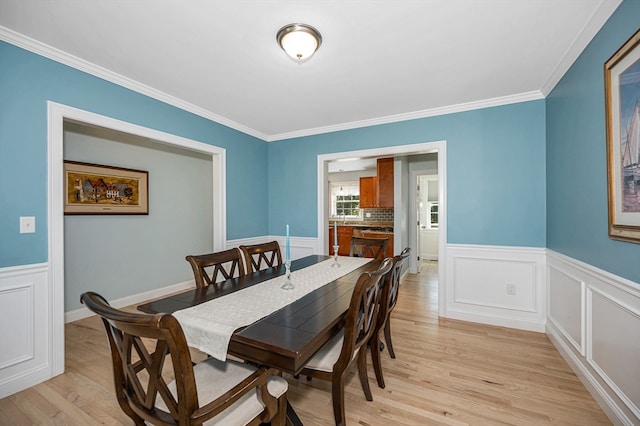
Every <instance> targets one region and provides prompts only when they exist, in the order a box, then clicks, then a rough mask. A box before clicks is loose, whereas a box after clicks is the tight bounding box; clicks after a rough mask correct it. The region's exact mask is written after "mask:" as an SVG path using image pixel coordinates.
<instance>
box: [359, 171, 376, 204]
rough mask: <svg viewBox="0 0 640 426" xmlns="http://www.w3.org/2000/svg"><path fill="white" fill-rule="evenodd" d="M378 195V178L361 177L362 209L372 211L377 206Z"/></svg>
mask: <svg viewBox="0 0 640 426" xmlns="http://www.w3.org/2000/svg"><path fill="white" fill-rule="evenodd" d="M377 201H378V194H377V185H376V177H375V176H369V177H361V178H360V208H361V209H372V208H374V207H376V206H377Z"/></svg>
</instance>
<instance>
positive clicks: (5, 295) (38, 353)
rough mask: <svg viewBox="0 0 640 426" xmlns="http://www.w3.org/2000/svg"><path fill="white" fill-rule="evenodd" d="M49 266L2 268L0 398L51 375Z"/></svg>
mask: <svg viewBox="0 0 640 426" xmlns="http://www.w3.org/2000/svg"><path fill="white" fill-rule="evenodd" d="M48 288H49V286H48V275H47V265H46V264H38V265H29V266H19V267H11V268H2V269H0V398H4V397H6V396H9V395H11V394H13V393H16V392H18V391H21V390H23V389H26V388H28V387H30V386H33V385H34V384H36V383H40V382H42V381H44V380H47V379H48V378H49V377H50V376H51V364H50V356H49V354H50V342H49V340H48V335H47V328H48V324H49V292H48Z"/></svg>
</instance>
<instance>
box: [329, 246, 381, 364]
mask: <svg viewBox="0 0 640 426" xmlns="http://www.w3.org/2000/svg"><path fill="white" fill-rule="evenodd" d="M392 262H393V261H392V259H391V258H389V259H385V260H384V261H383V263H382V264H381V265H380V267H379V268H378V270H377V271H374V272H365V273H363V274H362V275H361V276H360V277H359V278H358V281H357V283H356V285H355V287H354V289H353V294H352V295H351V302H350V304H349V310H348V311H347V318H346V322H345V328H344V341H343V347H342V352H341V353H340V357H339V358H338V361H337V363H336V364H342V363H349V362H350V361H351V358H352V357H353V354H354V353H355V352H356V351H357V350H358V349H360V347H362V346H363V345H366V344H367V342H368V341H369V338H370V337H371V335H372V334H373V331H374V328H375V324H376V321H377V314H378V309H379V306H378V305H379V294H380V282H381V280H382V278H383V277H384V276H385V275H386V274H387V273H388V272H389V271H390V269H391V266H392Z"/></svg>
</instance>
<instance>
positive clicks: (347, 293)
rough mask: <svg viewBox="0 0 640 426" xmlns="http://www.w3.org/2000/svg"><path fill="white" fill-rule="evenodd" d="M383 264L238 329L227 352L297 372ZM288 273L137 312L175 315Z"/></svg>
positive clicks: (258, 275)
mask: <svg viewBox="0 0 640 426" xmlns="http://www.w3.org/2000/svg"><path fill="white" fill-rule="evenodd" d="M327 259H330V257H329V256H316V255H312V256H307V257H304V258H302V259H297V260H294V261H293V262H292V263H291V270H292V271H296V270H299V269H302V268H305V267H307V266H311V265H313V264H316V263H318V262H322V261H323V260H327ZM379 263H380V262H379V261H376V260H373V261H371V262H369V263H367V264H365V265H363V266H361V267H360V268H357V269H356V270H354V271H352V272H350V273H349V274H347V275H345V276H343V277H341V278H338V279H337V280H335V281H332V282H330V283H328V284H327V285H325V286H323V287H320V288H318V289H317V290H314V291H312V292H311V293H308V294H307V295H305V296H303V297H302V298H300V299H298V300H296V301H295V302H292V303H291V304H289V305H287V306H285V307H283V308H282V309H279V310H277V311H275V312H274V313H272V314H270V315H268V316H266V317H264V318H262V319H260V320H258V321H256V322H254V323H253V324H251V325H248V326H246V327H244V328H241V329H238V330H236V331H235V332H234V333H233V335H232V336H231V341H230V343H229V349H228V353H229V354H231V355H235V356H237V357H240V358H242V359H245V360H247V361H251V362H255V363H257V364H259V365H267V366H270V367H274V368H278V369H280V370H282V371H286V372H289V373H292V374H296V373H298V372H299V371H300V370H301V369H302V367H303V366H304V365H305V364H306V363H307V361H308V360H309V359H310V358H311V356H312V355H313V354H314V353H315V352H316V351H317V350H318V349H320V348H321V347H322V345H324V344H325V343H326V342H327V341H329V339H330V338H331V337H332V336H333V335H334V334H335V333H337V332H338V331H339V330H340V328H341V326H342V322H343V320H344V317H345V314H346V312H347V309H348V307H349V302H350V300H351V293H352V292H353V288H354V286H355V284H356V282H357V280H358V277H360V275H361V274H362V273H364V272H369V271H374V270H376V269H377V268H378V266H379ZM284 272H285V268H284V265H282V266H281V267H277V268H269V269H266V270H263V271H258V272H255V273H253V274H249V275H246V276H244V277H238V278H233V279H230V280H227V281H226V282H225V283H224V284H223V285H221V286H219V288H215V287H213V286H208V287H206V288H203V289H193V290H188V291H185V292H182V293H179V294H175V295H173V296H168V297H165V298H163V299H159V300H155V301H153V302H149V303H145V304H144V305H140V306H138V309H139V310H140V311H143V312H147V313H159V312H165V313H173V312H175V311H177V310H180V309H185V308H188V307H191V306H195V305H198V304H200V303H204V302H207V301H209V300H212V299H215V298H217V297H221V296H224V295H226V294H229V293H232V292H234V291H237V290H241V289H243V288H247V287H251V286H253V285H256V284H259V283H261V282H264V281H266V280H269V279H272V278H274V277H277V276H279V275H283V274H284ZM294 285H295V281H294Z"/></svg>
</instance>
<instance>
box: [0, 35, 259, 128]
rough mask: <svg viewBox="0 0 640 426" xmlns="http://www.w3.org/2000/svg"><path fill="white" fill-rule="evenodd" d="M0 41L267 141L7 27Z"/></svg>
mask: <svg viewBox="0 0 640 426" xmlns="http://www.w3.org/2000/svg"><path fill="white" fill-rule="evenodd" d="M0 40H2V41H6V42H7V43H10V44H13V45H15V46H18V47H20V48H22V49H25V50H28V51H30V52H33V53H35V54H38V55H40V56H44V57H45V58H48V59H51V60H53V61H56V62H59V63H61V64H63V65H67V66H70V67H71V68H75V69H77V70H80V71H83V72H86V73H87V74H91V75H93V76H95V77H98V78H101V79H103V80H106V81H109V82H111V83H114V84H117V85H118V86H122V87H125V88H127V89H130V90H133V91H134V92H137V93H140V94H142V95H145V96H149V97H150V98H153V99H156V100H158V101H161V102H164V103H166V104H169V105H172V106H174V107H176V108H180V109H182V110H184V111H187V112H190V113H193V114H195V115H198V116H200V117H203V118H206V119H208V120H211V121H214V122H216V123H218V124H222V125H224V126H227V127H230V128H232V129H234V130H237V131H239V132H242V133H245V134H247V135H250V136H254V137H256V138H259V139H262V140H266V139H267V135H265V134H264V133H261V132H258V131H256V130H254V129H251V128H249V127H247V126H244V125H242V124H240V123H237V122H235V121H233V120H229V119H228V118H226V117H223V116H220V115H217V114H214V113H212V112H211V111H208V110H206V109H204V108H200V107H198V106H195V105H193V104H191V103H188V102H185V101H183V100H181V99H179V98H176V97H175V96H171V95H168V94H166V93H164V92H162V91H160V90H156V89H154V88H153V87H149V86H147V85H144V84H141V83H139V82H137V81H135V80H132V79H130V78H128V77H124V76H122V75H120V74H117V73H115V72H113V71H109V70H108V69H106V68H103V67H101V66H98V65H96V64H93V63H91V62H88V61H85V60H84V59H80V58H78V57H76V56H73V55H71V54H69V53H67V52H64V51H62V50H60V49H57V48H55V47H52V46H49V45H48V44H45V43H42V42H39V41H37V40H34V39H32V38H30V37H27V36H25V35H22V34H20V33H17V32H15V31H13V30H10V29H9V28H6V27H3V26H0Z"/></svg>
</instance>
